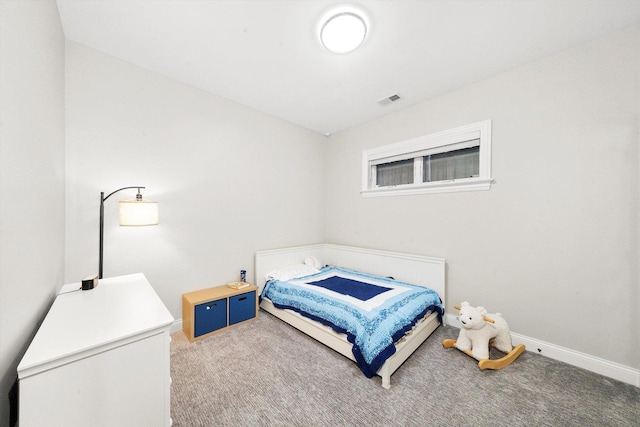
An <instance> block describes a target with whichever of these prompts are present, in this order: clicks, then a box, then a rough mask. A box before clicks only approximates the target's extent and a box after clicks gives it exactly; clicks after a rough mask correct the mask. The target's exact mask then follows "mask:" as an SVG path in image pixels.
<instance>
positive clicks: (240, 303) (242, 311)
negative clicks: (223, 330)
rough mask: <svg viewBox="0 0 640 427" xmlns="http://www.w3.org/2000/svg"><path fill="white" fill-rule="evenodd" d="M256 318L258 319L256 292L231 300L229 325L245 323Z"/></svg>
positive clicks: (231, 298)
mask: <svg viewBox="0 0 640 427" xmlns="http://www.w3.org/2000/svg"><path fill="white" fill-rule="evenodd" d="M254 317H256V293H255V291H251V292H247V293H244V294H240V295H235V296H232V297H230V298H229V325H233V324H236V323H240V322H244V321H245V320H249V319H253V318H254Z"/></svg>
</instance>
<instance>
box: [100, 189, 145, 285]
mask: <svg viewBox="0 0 640 427" xmlns="http://www.w3.org/2000/svg"><path fill="white" fill-rule="evenodd" d="M131 188H137V189H138V194H137V195H136V198H142V195H141V194H140V189H141V188H145V187H143V186H141V185H135V186H133V187H122V188H119V189H117V190H115V191H112V192H111V193H109V195H107V197H104V191H102V192H100V259H99V261H98V278H99V279H102V255H103V247H104V201H105V200H107V199H108V198H109V197H111V196H113V195H114V194H115V193H117V192H118V191H122V190H128V189H131Z"/></svg>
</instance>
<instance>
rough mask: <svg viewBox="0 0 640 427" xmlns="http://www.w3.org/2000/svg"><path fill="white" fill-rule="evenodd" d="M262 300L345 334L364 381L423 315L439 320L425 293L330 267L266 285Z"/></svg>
mask: <svg viewBox="0 0 640 427" xmlns="http://www.w3.org/2000/svg"><path fill="white" fill-rule="evenodd" d="M262 297H266V298H268V299H270V300H271V301H272V302H273V304H274V305H275V306H276V307H277V308H280V309H291V310H293V311H296V312H298V313H300V314H301V315H303V316H305V317H308V318H311V319H313V320H316V321H319V322H321V323H322V324H324V325H327V326H330V327H331V328H333V329H334V330H335V331H337V332H339V333H344V334H346V335H347V339H348V340H349V342H350V343H352V344H353V350H352V351H353V355H354V357H355V359H356V362H357V363H358V366H359V367H360V369H361V370H362V372H363V373H364V374H365V375H366V376H367V377H368V378H371V377H372V376H374V375H375V373H376V372H377V371H378V369H380V367H381V366H382V365H383V364H384V362H385V361H386V360H387V359H388V358H389V357H391V356H392V355H393V354H394V353H395V352H396V348H395V345H394V343H395V342H396V341H397V340H399V339H400V338H402V336H404V334H405V333H406V332H407V331H409V330H410V329H411V328H413V326H414V325H415V324H416V322H418V321H419V320H420V319H421V318H422V317H424V316H425V314H426V313H427V312H428V311H434V310H435V311H437V312H438V314H439V316H440V317H441V316H442V315H443V314H444V307H443V306H442V304H441V300H440V297H439V296H438V294H437V293H436V292H435V291H433V290H431V289H428V288H425V287H422V286H416V285H411V284H409V283H404V282H399V281H397V280H394V279H391V278H384V277H378V276H372V275H370V274H365V273H360V272H356V271H352V270H347V269H344V268H341V267H335V266H329V267H324V268H323V269H322V270H321V271H320V273H317V274H314V275H311V276H306V277H302V278H298V279H293V280H290V281H287V282H282V281H279V280H275V279H274V280H270V281H268V282H267V284H266V286H265V288H264V290H263V292H262V295H261V298H262ZM440 320H441V319H440Z"/></svg>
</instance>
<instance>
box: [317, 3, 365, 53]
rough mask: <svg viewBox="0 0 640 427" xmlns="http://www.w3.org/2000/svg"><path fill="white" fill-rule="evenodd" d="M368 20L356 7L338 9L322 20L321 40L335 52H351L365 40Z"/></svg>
mask: <svg viewBox="0 0 640 427" xmlns="http://www.w3.org/2000/svg"><path fill="white" fill-rule="evenodd" d="M366 36H367V22H366V20H365V18H364V17H363V16H362V15H361V14H360V13H359V12H358V11H357V10H354V9H344V8H343V9H337V10H334V11H333V12H331V13H330V14H328V15H327V16H326V17H325V19H323V20H322V27H321V28H320V40H321V41H322V44H323V45H324V46H325V47H326V48H327V49H329V50H330V51H331V52H333V53H347V52H351V51H352V50H354V49H355V48H357V47H358V46H360V45H361V44H362V42H364V39H365V37H366Z"/></svg>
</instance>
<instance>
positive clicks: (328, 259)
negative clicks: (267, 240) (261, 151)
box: [255, 244, 445, 389]
mask: <svg viewBox="0 0 640 427" xmlns="http://www.w3.org/2000/svg"><path fill="white" fill-rule="evenodd" d="M310 256H314V257H316V258H318V259H319V260H320V262H321V263H322V264H323V265H326V264H332V265H337V266H340V267H345V268H349V269H352V270H357V271H362V272H366V273H370V274H375V275H378V276H393V277H394V278H395V279H397V280H401V281H404V282H409V283H413V284H415V285H420V286H426V287H429V288H431V289H433V290H435V291H436V292H438V295H440V298H441V299H442V302H443V304H444V301H445V260H444V259H443V258H435V257H427V256H421V255H411V254H404V253H399V252H388V251H381V250H375V249H364V248H356V247H352V246H340V245H333V244H318V245H309V246H296V247H291V248H283V249H273V250H265V251H257V252H256V253H255V283H256V284H257V285H258V293H259V294H260V293H261V292H262V289H263V288H264V285H265V276H266V274H267V273H268V272H270V271H272V270H274V269H276V268H282V267H286V266H288V265H292V264H300V263H303V262H304V259H305V258H306V257H310ZM260 307H261V308H262V309H263V310H265V311H267V312H269V313H271V314H273V315H274V316H276V317H278V318H279V319H281V320H283V321H285V322H287V323H289V324H290V325H291V326H293V327H295V328H297V329H299V330H300V331H302V332H304V333H305V334H307V335H309V336H311V337H312V338H314V339H316V340H318V341H320V342H321V343H323V344H325V345H326V346H328V347H330V348H332V349H333V350H335V351H337V352H338V353H340V354H342V355H344V356H345V357H347V358H349V359H351V360H354V361H355V358H354V356H353V353H352V352H351V347H352V344H351V343H349V342H348V341H347V339H346V335H344V334H339V333H336V332H335V331H333V329H331V328H329V327H327V326H324V325H322V324H321V323H319V322H316V321H313V320H310V319H307V318H306V317H303V316H301V315H300V314H298V313H296V312H294V311H291V310H281V309H278V308H276V307H275V306H274V305H273V304H272V303H271V301H269V300H268V299H266V298H265V299H263V300H262V302H261V304H260ZM439 325H440V323H439V322H438V316H437V313H435V312H434V313H431V314H429V315H428V316H426V317H425V318H424V319H423V320H422V321H420V322H419V323H418V324H417V325H416V327H415V328H414V329H413V330H412V331H411V332H409V333H408V334H407V335H405V337H404V338H403V339H401V340H400V341H399V342H398V343H396V353H395V354H394V355H393V356H391V357H390V358H389V359H387V361H386V362H385V364H384V365H382V367H381V368H380V369H379V370H378V372H377V375H379V376H380V377H381V378H382V387H384V388H387V389H388V388H390V387H391V375H392V374H393V373H394V372H395V371H396V370H397V369H398V368H399V367H400V365H402V363H403V362H404V361H405V360H407V359H408V358H409V356H411V354H412V353H413V352H414V351H415V350H416V349H417V348H418V347H419V346H420V344H422V343H423V342H424V341H425V340H426V339H427V338H428V337H429V335H431V333H432V332H433V331H434V330H435V329H436V328H437V327H438V326H439Z"/></svg>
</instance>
